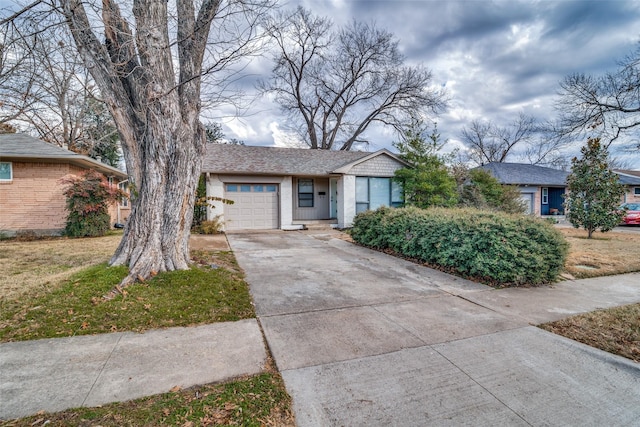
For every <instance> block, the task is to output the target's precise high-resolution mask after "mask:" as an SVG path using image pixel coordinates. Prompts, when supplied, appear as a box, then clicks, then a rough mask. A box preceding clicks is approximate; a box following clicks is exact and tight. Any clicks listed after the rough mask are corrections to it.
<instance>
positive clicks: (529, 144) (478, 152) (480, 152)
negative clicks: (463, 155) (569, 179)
mask: <svg viewBox="0 0 640 427" xmlns="http://www.w3.org/2000/svg"><path fill="white" fill-rule="evenodd" d="M552 129H553V127H552V125H551V124H542V123H539V122H538V121H537V120H536V119H535V118H534V117H532V116H529V115H526V114H524V113H520V114H519V115H518V118H517V119H515V120H514V121H513V122H512V123H511V124H509V125H507V126H498V125H496V124H494V123H493V122H490V121H480V120H474V121H472V122H471V124H470V126H469V127H464V128H463V129H462V132H461V135H460V136H461V139H462V142H463V143H464V144H465V145H466V146H467V148H468V151H467V156H468V159H469V160H471V161H472V162H474V163H476V164H478V165H484V164H487V163H491V162H498V163H503V162H506V161H509V160H514V159H517V160H519V161H523V162H527V163H530V164H535V165H549V166H562V165H563V156H562V155H561V152H560V150H561V149H562V148H563V147H564V146H565V145H566V144H567V143H568V140H567V138H565V137H563V136H561V135H558V133H557V132H555V131H553V130H552Z"/></svg>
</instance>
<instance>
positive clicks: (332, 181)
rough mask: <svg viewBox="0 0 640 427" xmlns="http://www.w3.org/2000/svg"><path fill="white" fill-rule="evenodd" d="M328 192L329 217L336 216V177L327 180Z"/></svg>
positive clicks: (333, 217)
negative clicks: (329, 198)
mask: <svg viewBox="0 0 640 427" xmlns="http://www.w3.org/2000/svg"><path fill="white" fill-rule="evenodd" d="M329 193H330V194H331V200H330V202H331V212H330V213H331V215H330V218H331V219H335V218H338V179H337V178H331V179H330V180H329Z"/></svg>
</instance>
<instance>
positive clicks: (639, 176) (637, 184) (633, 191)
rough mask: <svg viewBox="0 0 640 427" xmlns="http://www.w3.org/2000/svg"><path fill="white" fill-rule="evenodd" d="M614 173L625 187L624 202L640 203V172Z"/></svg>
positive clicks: (617, 171) (620, 171) (618, 170)
mask: <svg viewBox="0 0 640 427" xmlns="http://www.w3.org/2000/svg"><path fill="white" fill-rule="evenodd" d="M614 172H615V173H617V174H618V176H619V177H620V183H621V184H623V185H624V186H625V192H624V196H623V202H625V203H640V171H633V170H622V169H616V170H614Z"/></svg>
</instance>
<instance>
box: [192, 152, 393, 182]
mask: <svg viewBox="0 0 640 427" xmlns="http://www.w3.org/2000/svg"><path fill="white" fill-rule="evenodd" d="M380 153H385V154H387V155H389V156H391V157H392V158H394V159H396V160H398V161H400V162H402V161H401V160H399V159H398V158H397V157H395V156H394V155H393V154H391V153H390V152H388V151H387V150H380V151H376V152H375V153H367V152H363V151H330V150H310V149H304V148H279V147H256V146H245V145H229V144H207V147H206V151H205V156H204V162H203V167H202V172H211V173H223V174H224V173H226V174H252V175H308V176H318V175H320V176H322V175H328V174H330V173H332V172H335V171H337V170H338V169H340V168H342V167H344V166H347V165H349V164H352V163H358V161H362V160H365V159H366V158H367V157H369V156H375V155H377V154H380ZM402 163H404V162H402Z"/></svg>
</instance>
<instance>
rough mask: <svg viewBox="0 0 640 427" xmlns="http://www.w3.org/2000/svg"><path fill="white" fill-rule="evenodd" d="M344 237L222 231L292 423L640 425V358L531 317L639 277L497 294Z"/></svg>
mask: <svg viewBox="0 0 640 427" xmlns="http://www.w3.org/2000/svg"><path fill="white" fill-rule="evenodd" d="M337 236H338V235H337V234H335V232H328V231H327V232H321V231H318V232H269V233H251V234H229V235H228V239H229V242H230V244H231V247H232V249H233V251H234V252H235V255H236V257H237V259H238V262H239V263H240V266H241V267H242V268H243V269H244V271H245V272H246V277H247V281H248V282H249V284H250V285H251V292H252V294H253V298H254V302H255V304H256V310H257V313H258V317H259V320H260V322H261V324H262V327H263V329H264V333H265V335H266V338H267V341H268V344H269V347H270V350H271V352H272V354H273V356H274V358H275V361H276V363H277V365H278V368H279V369H280V371H281V373H282V376H283V378H284V381H285V384H286V387H287V390H288V391H289V393H290V394H291V395H292V397H293V403H294V411H295V415H296V419H297V422H298V425H300V426H343V425H344V426H346V425H348V426H359V425H362V426H365V425H366V426H372V425H402V426H409V425H420V426H424V425H455V426H458V425H474V426H499V425H508V426H519V425H522V426H532V425H533V426H543V425H544V426H550V425H557V426H568V425H575V426H589V425H593V426H599V425H609V426H612V425H619V426H628V425H638V420H640V405H638V402H640V365H639V364H636V363H633V362H631V361H629V360H627V359H624V358H621V357H617V356H613V355H610V354H608V353H605V352H601V351H599V350H595V349H592V348H590V347H588V346H584V345H582V344H579V343H575V342H573V341H571V340H568V339H565V338H562V337H559V336H556V335H553V334H551V333H548V332H545V331H543V330H541V329H538V328H536V327H534V326H531V324H535V323H539V322H541V321H546V320H554V319H557V318H561V317H565V316H568V315H570V314H573V313H576V312H581V311H588V310H592V309H595V308H599V307H608V306H613V305H620V304H624V303H629V302H636V301H640V275H638V274H630V275H624V276H616V277H614V278H607V279H604V280H596V281H594V280H592V281H591V282H589V283H587V282H586V281H585V282H582V281H575V282H563V283H562V284H559V285H556V286H554V287H543V288H535V289H506V290H493V289H491V288H488V287H486V286H483V285H479V284H476V283H473V282H469V281H466V280H463V279H459V278H456V277H453V276H450V275H447V274H444V273H440V272H438V271H434V270H431V269H428V268H425V267H422V266H419V265H416V264H413V263H410V262H407V261H404V260H401V259H397V258H394V257H391V256H387V255H384V254H381V253H378V252H375V251H371V250H368V249H365V248H361V247H358V246H356V245H353V244H351V243H348V242H345V241H343V240H340V239H338V238H336V237H337Z"/></svg>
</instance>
